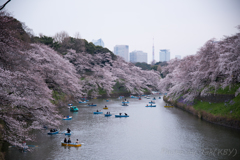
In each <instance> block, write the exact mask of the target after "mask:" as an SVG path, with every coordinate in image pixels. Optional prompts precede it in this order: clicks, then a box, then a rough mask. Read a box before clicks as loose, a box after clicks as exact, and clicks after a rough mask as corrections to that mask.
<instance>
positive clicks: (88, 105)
mask: <svg viewBox="0 0 240 160" xmlns="http://www.w3.org/2000/svg"><path fill="white" fill-rule="evenodd" d="M88 106H97V105H96V104H89V105H88Z"/></svg>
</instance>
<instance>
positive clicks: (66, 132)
mask: <svg viewBox="0 0 240 160" xmlns="http://www.w3.org/2000/svg"><path fill="white" fill-rule="evenodd" d="M64 134H65V135H68V136H70V135H71V134H72V132H70V133H68V131H65V133H64Z"/></svg>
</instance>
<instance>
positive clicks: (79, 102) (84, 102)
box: [79, 101, 87, 103]
mask: <svg viewBox="0 0 240 160" xmlns="http://www.w3.org/2000/svg"><path fill="white" fill-rule="evenodd" d="M79 103H87V102H86V101H84V102H81V101H79Z"/></svg>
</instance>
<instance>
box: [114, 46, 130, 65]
mask: <svg viewBox="0 0 240 160" xmlns="http://www.w3.org/2000/svg"><path fill="white" fill-rule="evenodd" d="M114 54H116V55H118V56H120V57H123V59H124V60H125V61H126V62H129V58H128V57H129V48H128V45H116V46H115V47H114Z"/></svg>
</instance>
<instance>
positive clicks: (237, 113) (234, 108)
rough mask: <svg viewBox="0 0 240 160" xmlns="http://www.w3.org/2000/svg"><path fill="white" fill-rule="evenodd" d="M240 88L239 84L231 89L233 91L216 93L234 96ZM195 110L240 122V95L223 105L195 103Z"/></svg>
mask: <svg viewBox="0 0 240 160" xmlns="http://www.w3.org/2000/svg"><path fill="white" fill-rule="evenodd" d="M239 86H240V85H239V84H238V85H235V86H233V87H231V89H229V87H226V88H224V89H218V90H217V91H216V94H234V93H235V91H236V90H237V89H238V87H239ZM193 108H195V109H196V110H198V111H202V110H203V111H206V112H208V113H211V114H213V115H216V116H217V115H218V116H224V117H228V118H233V119H238V120H240V95H238V96H237V97H235V98H234V99H232V100H230V101H227V102H223V103H209V102H204V101H203V102H201V101H195V104H194V106H193Z"/></svg>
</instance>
